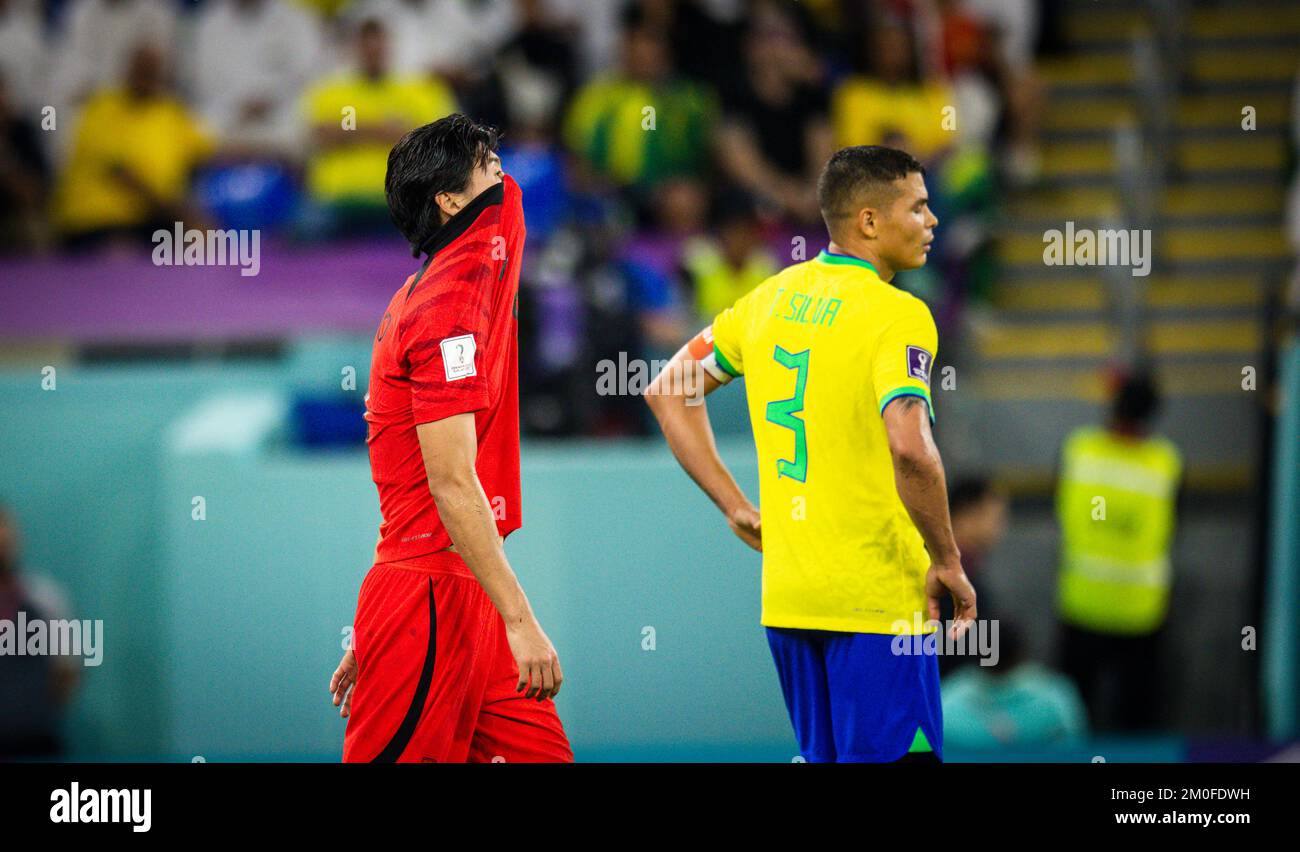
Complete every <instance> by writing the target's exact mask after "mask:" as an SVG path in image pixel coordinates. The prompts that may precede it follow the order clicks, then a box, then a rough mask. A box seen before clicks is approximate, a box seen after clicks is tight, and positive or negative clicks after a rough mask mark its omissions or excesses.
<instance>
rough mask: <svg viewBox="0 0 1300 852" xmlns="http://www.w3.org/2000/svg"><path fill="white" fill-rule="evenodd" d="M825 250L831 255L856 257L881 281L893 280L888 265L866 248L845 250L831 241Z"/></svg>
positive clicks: (892, 273) (892, 272)
mask: <svg viewBox="0 0 1300 852" xmlns="http://www.w3.org/2000/svg"><path fill="white" fill-rule="evenodd" d="M826 250H827V251H828V252H830V253H831V254H843V255H847V256H849V257H856V258H857V259H858V260H865V261H866V262H867V263H869V264H871V266H872V267H873V268H874V269H875V270H876V274H877V275H879V276H880V280H881V281H885V282H889V281H893V280H894V270H893V269H892V268H891V267H890V266H889V264H887V263H884V262H883V261H882V260H881V259H880V258H879V257H877V256H876V254H875V252H873V251H871V250H870V249H868V248H852V249H846V248H845V247H844V246H842V245H840V244H839V243H837V242H835V241H834V240H831V244H830V245H828V246H827V247H826Z"/></svg>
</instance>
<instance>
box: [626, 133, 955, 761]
mask: <svg viewBox="0 0 1300 852" xmlns="http://www.w3.org/2000/svg"><path fill="white" fill-rule="evenodd" d="M924 175H925V171H924V169H923V168H922V167H921V164H920V163H918V162H917V161H916V160H915V159H914V158H913V157H912V156H911V155H909V154H907V153H905V152H903V151H898V150H894V149H892V148H885V147H880V146H859V147H852V148H844V149H842V150H840V151H839V152H837V153H836V154H835V155H834V156H833V157H831V159H830V162H829V163H828V164H827V165H826V168H825V169H824V170H823V172H822V174H821V177H820V179H819V181H818V187H817V190H818V197H819V201H820V204H821V211H822V217H823V218H824V219H825V221H826V227H827V229H828V230H829V231H830V238H831V239H830V245H829V247H828V248H827V249H826V251H823V252H821V254H819V255H818V256H817V258H816V259H814V260H810V261H807V262H805V263H798V264H795V265H793V266H791V267H789V268H787V269H785V270H783V271H782V272H780V273H778V274H776V275H774V276H772V277H771V278H769V279H767V280H766V281H764V282H763V283H762V284H760V285H759V286H758V287H756V288H754V289H753V290H752V291H750V292H749V293H748V294H746V295H745V296H742V297H741V298H740V299H738V300H737V301H736V303H735V304H734V305H732V306H731V307H729V308H727V309H726V310H724V311H723V312H722V313H720V314H718V316H717V318H716V319H714V321H713V324H712V326H710V327H709V328H706V329H704V330H703V331H702V332H700V334H699V335H698V336H697V337H695V338H694V339H693V340H692V341H691V342H690V343H688V344H687V345H686V346H684V347H682V349H681V350H680V351H679V352H678V353H677V354H676V355H675V356H674V357H673V359H672V361H670V362H669V364H668V366H667V367H665V369H664V370H663V372H661V373H660V375H659V376H658V377H657V378H656V379H655V381H654V383H652V385H651V386H650V388H648V389H647V391H646V401H647V402H648V403H649V405H650V407H651V409H652V410H653V411H654V413H655V416H656V417H657V418H658V419H659V424H660V426H661V427H662V429H663V432H664V436H665V437H666V438H667V440H668V445H669V446H670V447H671V448H672V451H673V454H674V455H675V456H676V457H677V460H678V461H679V462H680V463H681V465H682V467H683V468H685V470H686V472H687V473H688V474H690V476H691V478H692V479H694V480H695V482H696V483H698V484H699V486H700V487H701V488H702V489H703V490H704V491H705V492H706V493H707V494H708V495H709V497H711V498H712V499H713V502H714V503H716V504H717V506H718V508H719V509H721V510H722V512H723V514H724V515H725V516H726V519H727V523H728V525H729V526H730V527H731V529H732V530H733V531H734V532H735V533H736V535H738V536H739V537H740V538H741V539H742V540H743V541H744V542H745V543H746V544H748V545H750V546H751V547H753V548H754V549H756V550H761V551H762V553H763V615H762V622H763V624H764V625H765V626H766V628H767V634H768V641H769V644H770V646H771V648H772V656H773V659H774V660H775V662H776V669H777V674H778V675H779V677H780V681H781V689H782V692H783V693H784V695H785V701H786V706H787V708H788V709H789V711H790V720H791V722H792V723H793V725H794V730H795V735H796V737H797V738H798V740H799V748H800V751H801V753H802V755H803V757H804V758H805V759H806V760H809V761H817V762H850V761H858V762H863V761H871V762H888V761H896V760H906V761H908V762H924V761H931V762H937V761H939V760H942V756H943V718H942V711H941V709H940V703H939V670H938V665H937V662H938V661H937V659H936V657H935V655H934V646H935V641H934V640H936V639H938V638H939V637H937V636H930V637H924V638H923V637H921V636H915V638H912V637H913V635H915V634H918V633H920V634H925V633H934V632H935V630H936V624H935V622H936V621H937V619H938V617H939V598H940V596H941V595H944V594H950V595H952V598H953V604H954V617H953V625H952V627H951V630H950V632H949V637H950V638H952V639H956V638H959V637H960V636H961V635H962V634H963V633H965V631H966V630H967V629H968V628H969V627H970V625H971V623H972V622H973V621H974V619H975V617H976V611H975V590H974V588H972V587H971V584H970V582H969V580H968V579H967V578H966V574H965V572H964V571H963V570H962V567H961V554H960V553H959V552H958V550H957V545H956V542H955V541H954V540H953V534H952V527H951V523H950V521H949V518H948V499H947V487H946V485H945V481H944V472H943V464H942V462H941V460H940V458H939V452H938V450H937V449H936V448H935V444H934V440H933V438H932V436H931V432H930V426H931V423H932V421H933V419H934V411H933V404H932V402H931V397H930V372H931V367H932V365H933V363H934V356H935V354H936V352H937V350H938V341H937V333H936V331H935V327H934V320H933V319H932V318H931V316H930V311H929V309H927V308H926V306H925V304H924V303H923V302H921V301H920V300H919V299H917V298H915V297H914V296H912V295H910V294H908V293H906V292H904V291H902V290H899V289H898V288H896V287H894V286H893V285H892V284H890V283H889V282H890V281H891V280H892V279H893V277H894V273H895V272H897V271H898V270H900V269H914V268H916V267H919V266H922V265H923V264H924V263H925V260H926V254H927V252H928V251H929V247H930V243H931V241H932V240H933V235H934V228H935V226H936V225H937V224H938V220H937V219H935V217H934V214H932V213H931V212H930V208H929V206H928V203H927V202H928V199H927V196H926V189H925V180H924ZM701 373H702V375H701ZM740 376H744V377H745V391H746V394H747V396H748V403H749V416H750V419H751V421H752V423H753V427H754V443H755V444H756V448H757V451H758V464H759V496H760V501H759V502H760V505H761V506H762V512H761V518H760V513H759V511H758V510H756V509H755V508H754V506H753V504H751V503H750V502H749V500H748V499H747V498H746V497H745V495H744V493H742V492H741V490H740V488H739V486H737V485H736V481H735V479H733V478H732V476H731V474H730V472H729V471H728V470H727V468H726V466H725V465H724V464H723V463H722V460H721V458H719V456H718V453H717V449H716V447H715V445H714V441H713V432H712V429H711V428H710V426H709V419H708V414H707V413H706V409H705V406H704V405H700V404H697V403H699V402H701V400H699V399H694V398H692V394H691V393H690V392H691V391H695V393H697V394H698V391H699V390H700V389H701V388H702V390H703V392H704V393H706V394H707V393H709V392H711V391H713V390H716V389H717V388H719V387H721V386H722V385H724V384H726V383H727V382H729V381H731V380H732V379H734V378H738V377H740ZM900 634H908V636H907V637H905V638H906V641H900V640H899V639H898V637H899V635H900ZM918 649H921V650H922V651H923V652H921V653H917V651H918Z"/></svg>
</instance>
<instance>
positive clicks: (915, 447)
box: [883, 396, 976, 638]
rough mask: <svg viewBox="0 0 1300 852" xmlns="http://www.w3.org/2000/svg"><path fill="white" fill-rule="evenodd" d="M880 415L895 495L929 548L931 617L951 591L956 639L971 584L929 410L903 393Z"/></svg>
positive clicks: (965, 622) (971, 607)
mask: <svg viewBox="0 0 1300 852" xmlns="http://www.w3.org/2000/svg"><path fill="white" fill-rule="evenodd" d="M883 416H884V420H885V432H886V433H887V434H888V436H889V453H890V455H891V456H892V457H893V460H894V484H895V485H896V486H897V488H898V496H899V497H900V498H901V499H902V501H903V506H904V507H906V508H907V513H908V515H909V516H911V518H912V523H914V524H916V529H917V531H918V532H920V533H921V538H922V539H923V540H924V541H925V547H926V550H928V551H929V552H930V561H931V563H932V564H931V566H930V570H929V572H928V573H927V575H926V583H925V587H926V597H927V598H928V599H929V600H928V605H929V610H930V611H929V617H930V618H932V619H937V618H938V617H939V595H940V594H942V593H943V590H944V589H947V590H948V591H949V592H950V593H951V594H952V599H953V618H954V620H955V621H956V622H957V625H956V627H955V630H954V634H953V635H954V638H955V637H956V636H960V635H961V634H962V633H964V632H965V631H966V629H967V628H968V627H969V626H970V622H972V621H974V619H975V618H976V610H975V588H974V587H973V586H972V585H971V584H970V580H968V579H967V577H966V572H965V571H964V570H962V567H961V553H960V552H959V551H958V549H957V542H956V540H955V539H954V538H953V534H952V520H951V519H950V518H949V517H948V486H947V483H946V481H945V479H944V473H943V460H942V459H940V458H939V448H938V447H936V446H935V443H934V437H933V435H932V434H931V433H930V413H929V408H928V406H927V404H926V401H925V400H924V399H921V398H920V397H917V396H903V397H899V398H898V399H895V400H894V401H893V402H891V403H889V405H888V406H886V407H885V411H884V415H883Z"/></svg>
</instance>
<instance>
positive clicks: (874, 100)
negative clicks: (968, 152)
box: [831, 24, 955, 166]
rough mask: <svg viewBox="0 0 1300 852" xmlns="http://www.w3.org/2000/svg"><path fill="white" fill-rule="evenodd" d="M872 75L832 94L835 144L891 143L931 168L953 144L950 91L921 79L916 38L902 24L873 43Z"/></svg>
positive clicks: (847, 83)
mask: <svg viewBox="0 0 1300 852" xmlns="http://www.w3.org/2000/svg"><path fill="white" fill-rule="evenodd" d="M872 47H873V50H872V51H871V55H870V56H869V57H868V64H869V66H870V67H871V69H872V70H871V73H870V74H868V75H863V76H854V77H850V78H848V79H846V80H845V81H844V82H843V83H841V84H840V85H839V86H838V87H837V88H836V89H835V92H834V95H833V96H832V103H831V120H832V123H833V124H834V129H835V146H836V147H847V146H850V145H890V146H894V147H899V148H903V149H905V150H907V151H908V152H909V153H911V154H912V155H913V156H914V157H916V158H917V159H919V160H921V162H923V163H926V165H927V166H928V165H930V163H931V161H932V160H933V159H934V158H935V157H936V156H937V155H939V154H940V153H941V152H942V151H943V149H945V148H947V147H949V146H950V145H951V144H952V142H953V141H954V136H955V134H954V133H953V131H952V129H951V126H952V125H951V123H949V124H948V125H947V126H945V122H944V118H945V113H944V108H945V107H949V106H951V105H952V104H953V103H954V97H953V94H952V92H951V90H950V89H949V88H948V87H947V86H945V85H943V84H942V83H940V82H937V81H935V80H925V79H922V78H921V76H920V73H919V70H918V63H917V59H916V49H915V47H914V45H913V44H912V39H911V36H910V35H909V34H908V32H907V30H906V29H905V28H903V27H902V26H900V25H897V24H894V25H886V26H884V27H883V28H882V29H881V30H880V32H879V33H878V34H877V36H876V38H875V40H874V42H873V43H872Z"/></svg>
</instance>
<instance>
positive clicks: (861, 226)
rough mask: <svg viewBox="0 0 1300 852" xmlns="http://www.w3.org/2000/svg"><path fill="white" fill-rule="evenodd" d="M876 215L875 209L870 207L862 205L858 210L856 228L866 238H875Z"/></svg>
mask: <svg viewBox="0 0 1300 852" xmlns="http://www.w3.org/2000/svg"><path fill="white" fill-rule="evenodd" d="M877 222H878V217H877V216H876V211H875V210H874V209H872V208H870V207H863V208H862V209H861V210H859V211H858V230H860V231H861V232H862V235H863V236H864V237H866V238H867V239H875V238H876V225H877Z"/></svg>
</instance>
